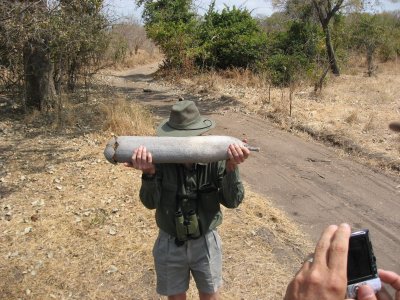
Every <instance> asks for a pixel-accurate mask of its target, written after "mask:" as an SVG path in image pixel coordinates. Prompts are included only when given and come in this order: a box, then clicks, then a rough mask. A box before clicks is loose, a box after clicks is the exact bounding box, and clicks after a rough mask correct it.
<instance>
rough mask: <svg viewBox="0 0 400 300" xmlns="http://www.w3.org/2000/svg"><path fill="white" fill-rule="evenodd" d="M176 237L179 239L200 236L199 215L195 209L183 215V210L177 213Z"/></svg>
mask: <svg viewBox="0 0 400 300" xmlns="http://www.w3.org/2000/svg"><path fill="white" fill-rule="evenodd" d="M175 226H176V235H177V236H176V237H177V239H178V240H179V241H187V240H189V239H197V238H198V237H200V228H199V221H198V219H197V215H196V213H195V211H194V210H191V211H189V212H188V213H187V215H186V216H184V215H183V213H182V211H177V212H176V213H175Z"/></svg>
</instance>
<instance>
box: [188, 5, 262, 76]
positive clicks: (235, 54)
mask: <svg viewBox="0 0 400 300" xmlns="http://www.w3.org/2000/svg"><path fill="white" fill-rule="evenodd" d="M198 43H199V49H198V50H197V51H196V52H197V53H196V54H197V57H196V62H197V64H198V65H200V66H202V67H213V68H218V69H228V68H232V67H237V68H252V67H254V65H255V64H256V63H257V61H259V60H260V59H262V58H263V57H264V56H265V49H266V44H267V39H266V36H265V34H264V33H263V32H262V30H261V28H260V26H259V24H258V23H257V21H256V20H255V19H253V17H252V16H251V15H250V12H249V11H247V10H241V9H237V8H235V7H233V8H232V9H229V8H225V9H223V10H222V12H216V11H214V8H213V6H210V9H209V11H208V12H207V14H206V15H205V17H204V21H203V22H202V23H201V25H200V27H199V34H198Z"/></svg>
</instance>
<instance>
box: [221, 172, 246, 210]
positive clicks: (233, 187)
mask: <svg viewBox="0 0 400 300" xmlns="http://www.w3.org/2000/svg"><path fill="white" fill-rule="evenodd" d="M221 196H222V197H221V199H220V203H221V204H222V205H224V206H226V207H228V208H235V207H238V206H239V204H240V203H242V201H243V198H244V187H243V184H242V182H241V181H240V177H239V170H238V168H235V169H234V170H233V171H231V172H228V170H227V172H226V174H225V175H224V177H223V178H222V195H221Z"/></svg>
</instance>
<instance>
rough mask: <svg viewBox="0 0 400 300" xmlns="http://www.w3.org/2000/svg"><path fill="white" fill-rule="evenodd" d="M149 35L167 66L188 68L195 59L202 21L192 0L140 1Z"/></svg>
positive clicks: (138, 2)
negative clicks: (198, 31) (198, 29)
mask: <svg viewBox="0 0 400 300" xmlns="http://www.w3.org/2000/svg"><path fill="white" fill-rule="evenodd" d="M137 4H138V5H143V6H144V10H143V15H142V17H143V20H144V22H145V27H146V31H147V35H148V36H149V37H150V38H151V39H153V40H154V41H155V43H156V44H157V45H158V46H159V47H160V48H161V50H162V51H163V53H164V54H165V57H166V59H165V66H166V67H172V68H178V69H180V68H184V67H185V66H187V65H188V64H191V61H192V60H193V52H194V51H192V49H193V48H195V45H196V40H195V28H196V27H197V24H198V21H197V19H196V15H195V14H194V13H193V12H192V9H191V7H192V1H191V0H159V1H152V0H147V1H146V0H140V1H137Z"/></svg>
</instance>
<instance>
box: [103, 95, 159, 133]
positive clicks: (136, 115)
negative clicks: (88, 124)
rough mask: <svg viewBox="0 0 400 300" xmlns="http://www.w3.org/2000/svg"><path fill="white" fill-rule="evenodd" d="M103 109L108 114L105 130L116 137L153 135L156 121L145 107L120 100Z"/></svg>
mask: <svg viewBox="0 0 400 300" xmlns="http://www.w3.org/2000/svg"><path fill="white" fill-rule="evenodd" d="M103 108H104V111H105V114H106V115H105V120H104V126H103V128H104V130H108V131H111V132H112V133H113V134H115V135H151V133H152V130H153V128H154V120H153V118H152V115H151V113H150V111H149V110H148V109H146V108H144V107H143V106H141V105H139V104H137V103H132V102H128V101H126V100H124V99H122V98H120V99H117V100H116V101H114V102H113V103H111V104H110V103H108V104H107V105H104V106H103Z"/></svg>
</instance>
